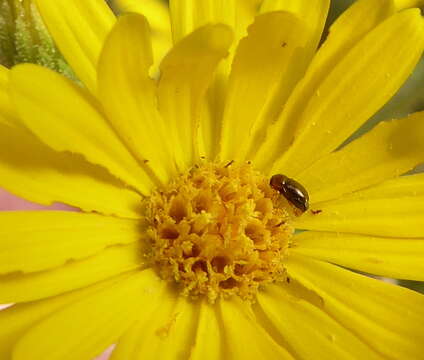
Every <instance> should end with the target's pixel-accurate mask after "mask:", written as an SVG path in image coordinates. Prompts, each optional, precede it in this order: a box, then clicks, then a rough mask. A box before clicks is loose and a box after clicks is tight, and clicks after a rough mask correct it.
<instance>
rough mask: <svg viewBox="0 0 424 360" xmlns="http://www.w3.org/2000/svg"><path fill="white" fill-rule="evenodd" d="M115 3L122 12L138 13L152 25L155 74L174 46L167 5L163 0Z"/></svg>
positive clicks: (135, 0)
mask: <svg viewBox="0 0 424 360" xmlns="http://www.w3.org/2000/svg"><path fill="white" fill-rule="evenodd" d="M115 3H116V7H117V9H118V10H120V11H121V12H127V13H138V14H142V15H144V16H145V17H146V18H147V20H148V22H149V24H150V26H151V27H152V40H153V41H152V43H153V44H152V46H153V53H154V61H155V62H154V66H153V71H151V73H153V74H155V73H156V72H157V68H158V66H159V63H160V61H161V60H162V58H163V57H164V56H165V54H166V53H167V52H168V51H169V49H170V48H171V46H172V39H171V37H172V36H171V22H170V21H171V20H170V18H169V10H168V8H167V6H166V5H165V3H164V2H163V1H158V0H144V1H139V0H116V1H115ZM133 45H134V44H133Z"/></svg>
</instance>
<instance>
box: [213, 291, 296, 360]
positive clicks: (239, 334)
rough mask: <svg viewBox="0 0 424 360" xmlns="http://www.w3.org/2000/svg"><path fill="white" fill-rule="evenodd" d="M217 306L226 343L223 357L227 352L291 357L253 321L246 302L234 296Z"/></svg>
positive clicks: (234, 358) (250, 357) (250, 358)
mask: <svg viewBox="0 0 424 360" xmlns="http://www.w3.org/2000/svg"><path fill="white" fill-rule="evenodd" d="M220 310H221V316H222V322H223V324H222V325H223V328H224V336H225V339H226V343H227V344H228V346H227V347H226V357H227V356H228V359H229V360H239V359H246V360H254V359H267V360H268V359H269V360H279V359H281V360H283V359H293V357H292V356H291V355H290V354H289V353H288V352H287V350H285V349H284V348H282V347H281V346H280V345H279V344H277V343H276V342H275V341H274V340H273V339H272V338H271V336H270V335H269V334H268V333H267V332H266V331H265V330H264V329H263V328H262V327H261V326H260V325H259V324H258V323H257V322H256V319H255V317H254V315H253V313H252V311H251V309H250V306H249V305H248V304H247V303H246V302H243V301H242V300H241V299H239V298H236V297H233V298H231V299H228V300H222V301H220Z"/></svg>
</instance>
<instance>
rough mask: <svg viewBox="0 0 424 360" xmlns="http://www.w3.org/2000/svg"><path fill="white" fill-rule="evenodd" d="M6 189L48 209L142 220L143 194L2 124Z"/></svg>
mask: <svg viewBox="0 0 424 360" xmlns="http://www.w3.org/2000/svg"><path fill="white" fill-rule="evenodd" d="M0 148H1V149H7V151H1V152H0V186H1V187H3V188H5V189H7V190H9V191H10V192H12V193H14V194H15V195H17V196H20V197H23V198H25V199H27V200H29V201H33V202H36V203H40V204H43V205H51V204H52V203H53V202H57V201H58V202H62V203H66V204H69V205H72V206H75V207H78V208H80V209H82V210H84V211H96V212H99V213H102V214H108V215H110V214H113V215H117V216H120V217H129V218H139V217H140V215H141V209H140V205H141V203H140V201H141V198H140V195H138V194H137V193H135V192H134V191H130V190H128V189H125V188H124V185H123V184H122V183H121V182H119V181H117V180H116V179H115V178H114V177H112V176H111V175H110V174H109V173H108V172H107V171H106V170H104V169H103V168H101V167H99V166H95V165H92V164H90V163H88V162H86V161H85V160H84V159H82V158H81V157H80V156H77V155H73V154H70V153H65V152H63V153H59V152H56V151H53V150H52V149H50V148H48V147H47V146H46V145H44V144H43V143H41V142H40V141H39V140H38V139H37V138H36V137H34V136H33V135H32V134H30V133H29V132H28V131H26V129H23V128H17V127H10V126H7V125H3V124H0Z"/></svg>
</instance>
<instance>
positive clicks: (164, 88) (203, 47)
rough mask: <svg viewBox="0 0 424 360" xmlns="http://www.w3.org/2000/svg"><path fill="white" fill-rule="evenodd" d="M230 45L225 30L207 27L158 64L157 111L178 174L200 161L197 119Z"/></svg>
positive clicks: (173, 50)
mask: <svg viewBox="0 0 424 360" xmlns="http://www.w3.org/2000/svg"><path fill="white" fill-rule="evenodd" d="M231 41H232V33H231V30H230V28H228V27H227V26H225V25H221V24H218V25H206V26H204V27H201V28H199V29H197V30H196V31H195V32H193V33H192V34H190V35H188V36H187V37H186V38H184V39H183V40H181V41H180V42H179V43H177V44H176V45H175V46H174V47H173V49H172V50H171V51H170V52H169V53H168V55H167V56H166V57H165V59H164V60H163V61H162V63H161V66H160V69H161V78H160V81H159V88H158V101H159V111H160V112H161V114H162V116H163V118H164V119H165V121H166V124H167V127H168V134H169V135H168V136H169V137H170V138H171V139H172V141H173V144H174V151H175V154H176V161H177V164H178V166H179V168H180V170H181V169H185V168H187V167H188V166H191V165H192V164H193V162H194V161H196V160H197V159H198V157H199V144H198V128H199V117H200V115H201V112H202V105H203V103H204V101H205V93H206V90H207V88H208V86H209V85H210V83H211V81H212V79H213V74H214V70H215V69H216V67H217V65H218V63H219V61H220V60H222V59H223V58H224V57H225V56H226V55H227V54H228V48H229V46H230V44H231Z"/></svg>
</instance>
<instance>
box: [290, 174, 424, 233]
mask: <svg viewBox="0 0 424 360" xmlns="http://www.w3.org/2000/svg"><path fill="white" fill-rule="evenodd" d="M423 188H424V176H423V175H421V174H420V175H411V176H405V177H401V178H397V179H394V180H389V181H387V182H386V183H383V184H381V185H378V186H376V187H373V188H370V189H369V190H362V191H358V192H356V193H353V194H351V195H347V196H345V197H344V198H341V199H339V200H334V201H328V202H323V203H319V204H317V205H315V206H313V210H321V212H320V213H316V211H315V214H314V212H312V211H311V212H307V213H305V214H304V215H302V216H301V217H299V218H297V219H296V221H295V224H294V226H295V227H296V228H297V229H308V230H319V231H337V232H339V231H340V232H346V233H354V234H368V235H376V236H390V237H414V238H415V237H418V238H420V237H424V228H423V226H422V224H423V216H424V192H423V191H422V189H423Z"/></svg>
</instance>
